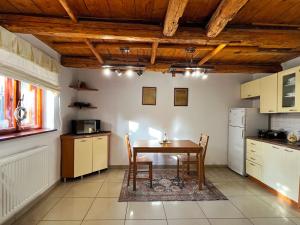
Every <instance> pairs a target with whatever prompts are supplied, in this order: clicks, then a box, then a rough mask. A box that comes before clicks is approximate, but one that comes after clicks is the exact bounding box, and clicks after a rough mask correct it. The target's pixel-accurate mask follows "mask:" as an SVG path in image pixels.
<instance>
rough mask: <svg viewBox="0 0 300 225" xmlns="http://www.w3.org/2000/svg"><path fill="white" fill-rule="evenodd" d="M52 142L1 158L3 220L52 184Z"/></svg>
mask: <svg viewBox="0 0 300 225" xmlns="http://www.w3.org/2000/svg"><path fill="white" fill-rule="evenodd" d="M48 168H49V167H48V146H39V147H36V148H33V149H30V150H28V151H24V152H21V153H18V154H15V155H10V156H8V157H6V158H1V159H0V204H1V207H0V224H1V223H2V222H3V221H5V220H6V219H8V218H10V217H11V216H13V215H14V214H15V213H16V212H17V211H18V210H20V209H21V208H22V207H24V206H25V205H26V204H28V203H29V202H30V201H32V200H33V199H34V198H36V197H37V196H38V195H40V194H41V193H43V192H44V191H45V190H46V189H47V188H48Z"/></svg>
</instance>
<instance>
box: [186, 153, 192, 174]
mask: <svg viewBox="0 0 300 225" xmlns="http://www.w3.org/2000/svg"><path fill="white" fill-rule="evenodd" d="M187 156H188V164H187V174H188V175H190V172H191V171H190V163H189V161H190V153H188V154H187Z"/></svg>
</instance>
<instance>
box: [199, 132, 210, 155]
mask: <svg viewBox="0 0 300 225" xmlns="http://www.w3.org/2000/svg"><path fill="white" fill-rule="evenodd" d="M208 139H209V136H208V135H207V134H201V136H200V141H199V145H200V146H201V147H202V148H203V155H202V156H203V160H205V156H206V150H207V146H208Z"/></svg>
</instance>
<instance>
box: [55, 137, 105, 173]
mask: <svg viewBox="0 0 300 225" xmlns="http://www.w3.org/2000/svg"><path fill="white" fill-rule="evenodd" d="M109 139H110V133H109V132H107V133H104V134H103V133H101V134H91V135H62V136H61V168H62V177H63V178H75V177H80V176H83V175H85V174H89V173H92V172H95V171H100V170H102V169H106V168H108V156H109Z"/></svg>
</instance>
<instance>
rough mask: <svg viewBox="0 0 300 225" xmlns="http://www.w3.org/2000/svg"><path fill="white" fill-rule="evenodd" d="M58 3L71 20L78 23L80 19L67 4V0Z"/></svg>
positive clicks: (60, 0)
mask: <svg viewBox="0 0 300 225" xmlns="http://www.w3.org/2000/svg"><path fill="white" fill-rule="evenodd" d="M58 1H59V3H60V4H61V6H62V7H63V8H64V9H65V11H66V12H67V14H68V15H69V17H70V18H71V20H72V21H73V22H74V23H77V22H78V19H77V17H76V15H75V13H74V12H73V10H72V9H71V7H70V5H69V3H68V2H67V0H58Z"/></svg>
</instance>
